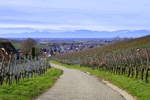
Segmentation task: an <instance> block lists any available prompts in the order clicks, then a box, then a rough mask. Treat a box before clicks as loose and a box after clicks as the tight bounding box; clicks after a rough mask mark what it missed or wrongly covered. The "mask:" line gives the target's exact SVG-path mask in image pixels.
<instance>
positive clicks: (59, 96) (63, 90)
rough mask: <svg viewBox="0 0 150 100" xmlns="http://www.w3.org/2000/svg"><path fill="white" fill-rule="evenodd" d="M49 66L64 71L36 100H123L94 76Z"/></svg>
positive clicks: (61, 67)
mask: <svg viewBox="0 0 150 100" xmlns="http://www.w3.org/2000/svg"><path fill="white" fill-rule="evenodd" d="M51 65H52V66H54V67H56V68H60V69H62V70H64V74H63V75H62V76H61V77H60V79H58V81H57V82H56V84H55V85H54V86H53V87H52V88H51V89H49V90H48V91H47V92H46V93H44V94H42V95H41V96H39V97H38V99H37V100H125V99H124V98H123V97H122V96H121V95H120V94H119V93H118V92H116V91H114V90H113V89H111V88H109V87H108V86H106V85H105V84H103V83H102V82H100V81H99V80H98V79H97V78H95V77H94V76H91V75H89V74H87V73H84V72H81V71H79V70H75V69H68V68H65V67H63V66H59V65H56V64H51Z"/></svg>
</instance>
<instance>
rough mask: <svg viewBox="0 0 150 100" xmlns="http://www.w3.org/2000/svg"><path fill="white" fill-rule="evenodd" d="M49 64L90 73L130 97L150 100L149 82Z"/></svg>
mask: <svg viewBox="0 0 150 100" xmlns="http://www.w3.org/2000/svg"><path fill="white" fill-rule="evenodd" d="M51 62H52V63H55V64H59V65H62V66H65V67H67V68H74V69H79V70H81V71H84V72H90V73H91V74H92V75H95V76H97V77H100V78H101V79H105V80H108V81H109V82H111V83H113V84H114V85H116V86H118V87H120V88H122V89H124V90H126V91H127V92H128V93H130V94H131V95H133V96H136V97H137V99H138V100H150V82H148V83H146V82H144V81H141V80H137V79H133V78H128V77H127V76H124V75H116V74H112V73H110V72H106V71H101V70H97V69H92V68H89V67H80V66H79V65H67V64H62V63H59V62H56V61H51Z"/></svg>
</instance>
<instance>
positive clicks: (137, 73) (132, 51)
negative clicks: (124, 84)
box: [53, 36, 150, 82]
mask: <svg viewBox="0 0 150 100" xmlns="http://www.w3.org/2000/svg"><path fill="white" fill-rule="evenodd" d="M149 41H150V36H146V37H142V38H138V39H133V40H127V41H121V42H118V43H115V44H111V45H107V46H104V47H100V48H95V49H91V50H85V51H81V52H73V53H69V54H63V55H56V56H55V57H54V58H53V59H54V60H57V61H59V62H62V63H66V64H80V65H81V66H86V67H91V68H93V69H98V70H104V71H109V72H111V73H114V74H119V75H126V76H128V77H131V78H135V79H141V80H143V81H146V82H148V80H149V77H150V76H149V74H150V48H149Z"/></svg>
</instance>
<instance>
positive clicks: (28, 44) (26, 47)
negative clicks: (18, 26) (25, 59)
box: [21, 38, 37, 55]
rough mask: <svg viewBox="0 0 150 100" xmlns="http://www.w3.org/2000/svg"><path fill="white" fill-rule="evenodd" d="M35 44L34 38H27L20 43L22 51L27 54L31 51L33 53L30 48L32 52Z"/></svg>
mask: <svg viewBox="0 0 150 100" xmlns="http://www.w3.org/2000/svg"><path fill="white" fill-rule="evenodd" d="M36 45H37V42H36V41H35V40H33V39H31V38H28V39H26V40H25V41H23V43H22V45H21V49H22V50H23V51H24V53H25V54H26V55H29V54H31V53H32V54H33V51H32V50H34V52H35V47H36ZM34 55H35V54H34Z"/></svg>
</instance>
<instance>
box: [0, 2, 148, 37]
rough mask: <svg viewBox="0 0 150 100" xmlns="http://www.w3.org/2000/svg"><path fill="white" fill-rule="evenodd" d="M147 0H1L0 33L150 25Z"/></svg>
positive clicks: (138, 28) (125, 27)
mask: <svg viewBox="0 0 150 100" xmlns="http://www.w3.org/2000/svg"><path fill="white" fill-rule="evenodd" d="M149 5H150V1H149V0H0V35H4V34H11V33H18V34H20V33H24V32H33V31H69V30H71V31H73V30H93V31H115V30H140V29H148V30H149V29H150V6H149Z"/></svg>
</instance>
